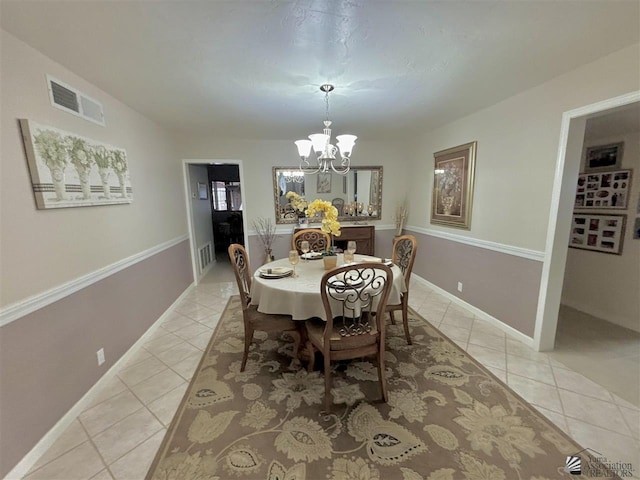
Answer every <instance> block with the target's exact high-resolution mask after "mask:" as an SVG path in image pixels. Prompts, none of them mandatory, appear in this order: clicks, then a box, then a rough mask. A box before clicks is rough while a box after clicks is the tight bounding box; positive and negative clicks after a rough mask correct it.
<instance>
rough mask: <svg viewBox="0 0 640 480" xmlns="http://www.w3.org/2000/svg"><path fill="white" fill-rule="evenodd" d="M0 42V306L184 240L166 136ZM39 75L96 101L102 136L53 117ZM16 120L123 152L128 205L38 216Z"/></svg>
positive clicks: (60, 115) (65, 116)
mask: <svg viewBox="0 0 640 480" xmlns="http://www.w3.org/2000/svg"><path fill="white" fill-rule="evenodd" d="M1 35H2V36H1V43H2V51H1V58H2V60H1V61H2V64H1V65H2V68H1V69H0V84H1V85H2V91H1V93H0V95H1V96H0V105H2V112H1V115H2V116H1V122H2V123H1V125H2V136H1V137H0V138H1V144H2V145H1V150H0V152H1V155H2V176H1V178H0V218H1V219H2V223H1V227H0V228H1V232H0V234H1V238H2V243H1V245H0V261H1V264H0V270H1V272H0V273H1V275H0V276H1V278H2V279H3V280H2V285H1V291H2V296H1V298H0V305H2V306H6V305H7V304H12V303H14V302H17V301H20V300H23V299H25V298H26V297H29V296H32V295H36V294H38V293H42V292H43V291H46V290H48V289H51V288H54V287H58V286H59V285H61V284H63V283H65V282H68V281H71V280H74V279H76V278H78V277H80V276H83V275H85V274H88V273H90V272H93V271H95V270H97V269H99V268H102V267H105V266H107V265H110V264H112V263H114V262H117V261H119V260H121V259H123V258H126V257H129V256H131V255H134V254H136V253H139V252H141V251H144V250H146V249H148V248H151V247H154V246H156V245H158V244H160V243H163V242H166V241H168V240H171V239H174V238H177V237H179V236H181V235H184V234H185V233H187V226H186V225H187V224H186V214H185V202H184V195H183V193H182V192H183V186H182V185H183V183H182V171H181V166H180V162H179V161H178V156H177V155H176V153H175V152H176V151H175V149H174V146H173V145H172V144H171V143H170V140H168V135H167V134H166V132H165V131H164V130H162V129H161V128H160V127H159V126H158V125H156V124H155V123H153V122H151V121H149V120H148V119H147V118H145V117H143V116H142V115H140V114H138V113H137V112H135V111H134V110H132V109H131V108H129V107H127V106H126V105H124V104H122V103H121V102H119V101H118V100H116V99H114V98H112V97H110V96H109V95H107V94H106V93H105V92H103V91H101V90H100V89H98V88H97V87H95V86H94V85H92V84H90V83H88V82H86V81H85V80H83V79H82V78H80V77H78V76H76V75H75V74H73V73H72V72H70V71H69V70H67V69H65V68H64V67H62V66H61V65H60V64H58V63H55V62H53V61H52V60H51V59H49V58H48V57H45V56H44V55H42V54H41V53H39V52H38V51H36V50H34V49H33V48H31V47H30V46H28V45H27V44H25V43H23V42H22V41H20V40H18V39H16V38H15V37H13V36H12V35H10V34H8V33H6V32H4V31H2V32H1ZM46 74H50V75H52V76H53V77H55V78H57V79H59V80H60V81H62V82H65V83H68V84H69V85H72V86H74V87H75V88H77V89H79V90H80V91H82V92H83V93H85V94H87V95H89V96H90V97H93V98H95V99H96V100H98V101H100V102H101V103H102V104H103V106H104V111H105V116H106V127H102V126H100V125H96V124H93V123H91V122H88V121H86V120H83V119H81V118H79V117H76V116H74V115H71V114H69V113H66V112H64V111H62V110H59V109H57V108H54V107H52V106H51V104H50V101H49V93H48V90H47V81H46ZM19 118H27V119H30V120H34V121H37V122H39V123H42V124H45V125H51V126H54V127H56V128H60V129H62V130H66V131H69V132H75V133H78V134H80V135H83V136H85V137H88V138H91V139H95V140H98V141H102V142H105V143H109V144H112V145H114V146H118V147H122V148H124V149H125V150H126V152H127V157H128V160H129V166H130V172H131V183H132V186H133V203H131V204H128V205H116V206H98V207H82V208H66V209H55V210H36V208H35V200H34V196H33V191H32V189H31V181H30V177H29V170H28V167H27V160H26V158H25V153H24V148H23V145H22V139H21V136H20V129H19V125H18V119H19ZM156 219H157V220H162V221H151V220H156ZM8 279H10V280H8Z"/></svg>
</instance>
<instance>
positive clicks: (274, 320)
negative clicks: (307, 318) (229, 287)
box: [228, 243, 300, 372]
mask: <svg viewBox="0 0 640 480" xmlns="http://www.w3.org/2000/svg"><path fill="white" fill-rule="evenodd" d="M228 251H229V258H230V259H231V265H233V273H234V274H235V277H236V283H237V284H238V290H239V291H240V303H241V304H242V318H243V319H244V355H243V356H242V365H241V366H240V371H241V372H244V369H245V367H246V365H247V358H248V357H249V347H250V346H251V341H252V340H253V332H254V331H255V330H262V331H265V332H287V333H288V334H289V335H291V336H292V337H293V358H298V350H299V348H300V333H299V331H298V324H296V322H295V321H294V320H293V319H292V318H291V317H290V316H289V315H271V314H266V313H261V312H259V311H258V310H257V307H256V305H251V269H250V268H249V257H248V256H247V251H246V250H245V248H244V247H243V246H242V245H239V244H237V243H234V244H232V245H229V249H228Z"/></svg>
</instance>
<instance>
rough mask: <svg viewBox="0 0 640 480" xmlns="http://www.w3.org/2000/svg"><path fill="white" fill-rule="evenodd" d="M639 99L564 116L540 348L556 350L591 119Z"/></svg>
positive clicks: (537, 335)
mask: <svg viewBox="0 0 640 480" xmlns="http://www.w3.org/2000/svg"><path fill="white" fill-rule="evenodd" d="M638 102H640V91H636V92H632V93H629V94H626V95H622V96H619V97H615V98H612V99H609V100H605V101H602V102H599V103H595V104H592V105H588V106H585V107H582V108H578V109H575V110H571V111H568V112H565V113H564V114H563V116H562V125H561V130H560V144H559V147H558V161H557V166H556V173H555V179H554V186H553V193H552V198H551V210H550V212H551V213H550V215H549V224H548V228H547V241H546V247H545V257H544V262H543V266H542V279H541V285H540V294H539V299H538V311H537V314H536V327H535V332H534V346H535V348H536V350H539V351H548V350H553V348H554V345H555V339H556V330H557V326H558V312H559V310H560V301H561V297H562V285H563V281H564V274H565V265H566V260H567V245H568V244H569V234H570V230H571V223H572V214H573V208H574V202H575V194H576V185H577V181H578V171H579V169H580V159H581V157H582V147H583V140H584V134H585V128H586V122H587V119H589V118H592V117H596V116H599V115H602V114H605V113H608V112H610V111H612V110H613V109H616V108H618V107H623V106H627V105H631V104H634V103H638Z"/></svg>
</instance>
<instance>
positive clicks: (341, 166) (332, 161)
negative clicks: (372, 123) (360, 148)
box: [294, 84, 358, 175]
mask: <svg viewBox="0 0 640 480" xmlns="http://www.w3.org/2000/svg"><path fill="white" fill-rule="evenodd" d="M320 90H321V91H323V92H324V101H325V105H326V110H327V119H326V120H325V121H324V129H323V133H314V134H313V135H309V140H298V141H297V142H294V143H295V144H296V146H297V147H298V154H299V155H300V158H301V159H302V160H301V161H300V170H301V171H303V172H304V173H308V174H314V173H319V172H323V173H325V172H329V171H330V170H332V171H334V172H336V173H339V174H340V175H346V174H347V172H348V171H349V168H350V167H351V158H350V157H351V151H352V150H353V146H354V145H355V143H356V139H357V138H358V137H356V136H355V135H338V136H337V137H336V140H337V141H338V143H337V144H336V146H334V145H332V144H331V128H330V127H331V121H330V120H329V92H331V91H332V90H333V85H329V84H325V85H321V86H320ZM312 147H313V151H314V152H315V154H316V157H317V165H316V164H314V165H312V164H311V163H309V155H310V154H311V148H312ZM338 153H339V154H340V155H339V158H336V154H338Z"/></svg>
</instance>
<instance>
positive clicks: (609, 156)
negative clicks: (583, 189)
mask: <svg viewBox="0 0 640 480" xmlns="http://www.w3.org/2000/svg"><path fill="white" fill-rule="evenodd" d="M623 147H624V142H619V143H610V144H607V145H597V146H593V147H587V152H586V156H585V162H584V171H585V172H603V171H609V170H617V169H619V168H620V165H621V164H622V149H623Z"/></svg>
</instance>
